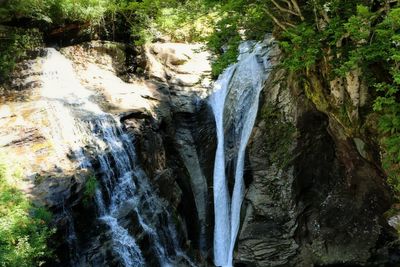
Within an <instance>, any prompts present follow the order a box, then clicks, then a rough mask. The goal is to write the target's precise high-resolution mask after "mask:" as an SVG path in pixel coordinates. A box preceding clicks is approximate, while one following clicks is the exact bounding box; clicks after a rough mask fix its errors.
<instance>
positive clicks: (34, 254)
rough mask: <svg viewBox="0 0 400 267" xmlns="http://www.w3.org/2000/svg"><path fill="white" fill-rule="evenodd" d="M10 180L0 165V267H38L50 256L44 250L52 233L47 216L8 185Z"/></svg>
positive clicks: (47, 214)
mask: <svg viewBox="0 0 400 267" xmlns="http://www.w3.org/2000/svg"><path fill="white" fill-rule="evenodd" d="M13 179H15V177H12V176H10V172H9V171H8V168H7V166H6V165H5V164H2V163H0V266H4V267H5V266H7V267H31V266H40V265H42V264H43V263H44V262H45V260H46V258H48V257H50V256H51V250H49V248H48V247H47V239H48V238H49V237H50V235H51V234H52V233H53V231H52V230H50V229H49V227H48V226H47V225H48V223H49V222H50V220H51V214H50V213H49V212H48V211H46V210H45V209H44V208H42V207H35V206H34V205H32V203H30V201H29V199H28V198H27V196H26V195H24V194H23V193H22V192H21V191H19V190H18V189H17V188H15V187H14V186H12V185H10V181H12V180H13Z"/></svg>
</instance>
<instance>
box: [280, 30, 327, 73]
mask: <svg viewBox="0 0 400 267" xmlns="http://www.w3.org/2000/svg"><path fill="white" fill-rule="evenodd" d="M318 35H319V34H318V33H317V32H316V31H315V30H314V28H313V27H312V26H310V25H308V24H306V23H302V24H300V25H298V26H296V27H294V28H291V29H289V30H288V31H286V32H284V33H283V41H281V42H280V46H281V48H282V50H283V51H284V52H285V53H286V55H287V56H286V58H285V61H284V63H283V65H284V66H285V67H286V68H288V69H289V70H292V71H297V70H302V69H304V68H305V69H308V68H310V67H311V66H314V65H315V64H316V62H317V60H318V59H319V58H320V56H321V55H322V53H321V49H322V48H321V43H320V38H318Z"/></svg>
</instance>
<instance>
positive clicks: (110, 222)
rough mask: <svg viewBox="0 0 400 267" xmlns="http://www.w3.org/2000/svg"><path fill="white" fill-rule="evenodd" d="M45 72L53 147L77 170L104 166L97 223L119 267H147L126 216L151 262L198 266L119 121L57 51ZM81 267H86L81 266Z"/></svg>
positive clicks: (45, 98) (51, 54) (44, 98)
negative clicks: (145, 245)
mask: <svg viewBox="0 0 400 267" xmlns="http://www.w3.org/2000/svg"><path fill="white" fill-rule="evenodd" d="M43 72H44V73H43V78H42V83H43V85H42V88H41V92H40V97H41V98H40V99H41V101H45V103H46V106H47V107H48V108H47V112H48V115H49V117H50V118H51V125H50V126H49V129H50V130H49V134H51V135H52V136H53V138H52V140H54V144H53V145H54V147H55V148H56V150H57V151H58V153H64V154H67V155H69V157H70V158H71V156H72V157H73V158H74V160H75V162H76V164H77V168H80V169H82V170H84V169H90V168H92V166H93V161H95V162H97V165H99V166H100V167H99V175H98V177H97V180H98V184H99V186H98V187H97V189H96V192H95V201H96V206H97V213H98V222H99V223H102V224H104V225H105V226H106V228H107V229H108V230H107V234H106V236H107V238H108V239H109V241H110V243H111V244H112V253H113V255H114V256H115V258H117V259H118V261H119V263H118V266H129V267H135V266H146V265H147V262H146V261H147V259H146V258H145V256H144V253H143V249H142V248H141V247H140V244H139V242H138V240H137V238H136V237H135V236H134V235H133V234H132V233H131V230H130V229H129V227H128V226H129V225H127V224H128V223H127V220H124V218H126V217H127V216H129V218H135V223H136V225H134V226H133V227H138V228H139V229H140V231H141V235H142V236H143V235H145V236H147V239H148V240H147V242H148V245H150V246H151V251H152V252H153V255H154V259H152V260H155V261H157V262H158V264H159V266H165V267H167V266H177V261H178V260H179V261H181V262H182V261H183V262H185V266H194V263H192V262H191V261H190V259H189V258H188V257H187V256H186V255H185V254H184V253H183V252H182V249H181V248H180V246H179V242H178V241H177V233H176V232H175V231H176V230H175V227H174V224H173V223H172V216H171V214H170V213H169V212H168V206H167V204H165V203H164V201H162V200H161V199H160V198H159V197H158V196H157V194H156V193H155V191H154V189H153V188H152V186H151V184H150V182H149V180H148V178H147V177H146V174H145V173H144V171H143V170H142V169H141V166H140V164H139V161H138V159H137V156H136V152H135V147H134V146H133V143H134V140H133V137H132V136H129V135H128V134H127V133H126V132H124V130H123V127H122V126H121V125H120V122H119V120H118V118H117V117H115V116H114V115H112V114H109V113H107V112H104V111H103V110H102V109H101V108H100V106H99V105H98V104H97V103H96V102H94V99H96V97H95V96H96V92H95V91H91V90H88V89H86V88H85V87H83V86H82V85H81V84H80V82H79V80H78V79H77V78H76V74H75V72H74V69H73V66H72V63H71V62H70V61H69V60H68V59H67V58H65V57H64V56H63V55H62V54H60V53H59V52H58V51H56V50H55V49H48V53H47V57H46V58H45V59H44V62H43ZM93 158H94V159H93ZM131 224H132V222H131ZM71 229H73V227H71ZM77 238H79V236H78V237H77V236H74V242H71V243H76V239H77ZM146 249H148V248H146ZM74 262H75V261H74ZM81 265H85V264H82V263H81V264H78V263H77V264H76V266H81ZM112 265H115V263H113V264H112Z"/></svg>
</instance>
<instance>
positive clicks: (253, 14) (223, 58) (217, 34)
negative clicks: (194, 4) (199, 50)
mask: <svg viewBox="0 0 400 267" xmlns="http://www.w3.org/2000/svg"><path fill="white" fill-rule="evenodd" d="M205 2H206V7H207V8H209V9H211V10H213V12H215V14H217V17H218V18H219V19H218V20H217V21H216V23H214V30H213V31H212V32H211V34H210V35H209V36H208V38H206V41H207V44H208V47H209V49H210V50H211V52H212V53H213V54H214V55H215V60H214V62H213V65H212V75H213V76H214V77H217V76H218V75H219V74H220V73H221V72H222V71H223V70H224V69H225V68H226V67H228V66H229V65H230V64H232V63H234V62H235V61H236V60H237V56H238V51H237V47H238V45H239V43H240V42H241V41H242V40H262V39H263V38H264V36H265V34H266V33H268V32H271V31H272V22H271V19H270V18H269V16H268V15H267V14H266V13H265V10H264V9H265V3H263V2H260V1H257V0H239V1H238V0H225V1H213V0H207V1H205Z"/></svg>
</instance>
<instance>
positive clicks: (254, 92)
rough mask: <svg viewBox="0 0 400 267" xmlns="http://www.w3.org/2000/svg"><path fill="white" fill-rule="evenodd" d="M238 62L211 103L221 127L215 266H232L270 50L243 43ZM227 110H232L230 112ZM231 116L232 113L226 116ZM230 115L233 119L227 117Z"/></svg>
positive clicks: (223, 78) (218, 84) (216, 165)
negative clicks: (230, 159)
mask: <svg viewBox="0 0 400 267" xmlns="http://www.w3.org/2000/svg"><path fill="white" fill-rule="evenodd" d="M239 52H240V55H239V58H238V62H237V63H236V64H234V65H232V66H230V67H229V68H228V69H227V70H225V72H224V73H223V74H221V75H220V77H219V79H218V81H217V82H216V83H215V86H214V92H213V94H212V95H211V96H210V99H209V103H210V105H211V107H212V110H213V112H214V117H215V122H216V128H217V140H218V145H217V150H216V155H215V163H214V187H213V193H214V211H215V212H214V213H215V225H214V264H215V265H216V266H224V267H231V266H232V261H233V251H234V248H235V243H236V237H237V234H238V231H239V224H240V209H241V205H242V202H243V198H244V181H243V169H244V161H245V151H246V146H247V143H248V141H249V138H250V135H251V131H252V129H253V125H254V122H255V119H256V115H257V111H258V99H259V94H260V91H261V89H262V88H263V84H264V81H265V80H266V79H267V77H268V73H269V62H268V49H267V46H266V45H265V44H264V43H257V44H256V43H254V42H243V43H242V44H241V45H240V47H239ZM227 109H229V110H228V111H229V112H227ZM226 113H228V114H226ZM226 116H231V117H230V118H226ZM227 122H230V123H232V125H230V127H232V128H233V129H234V133H233V134H234V135H235V136H234V137H233V139H235V140H236V142H234V145H235V146H236V147H235V149H234V150H235V155H234V156H235V164H234V165H235V168H234V187H233V193H232V196H230V194H229V189H228V177H227V175H226V172H225V168H226V156H227V155H226V143H225V142H226V140H225V139H226V134H227V132H226V126H227V125H226V123H227Z"/></svg>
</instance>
